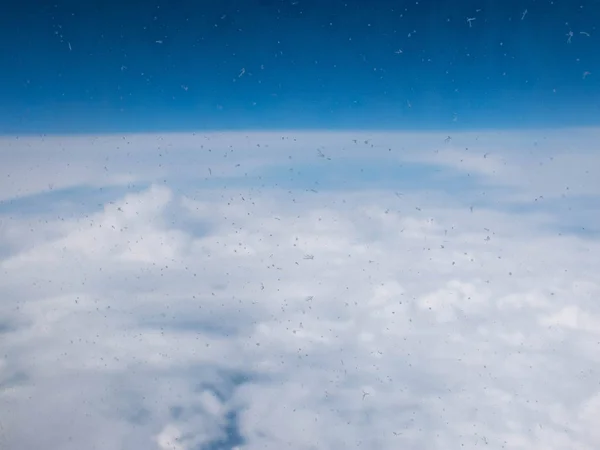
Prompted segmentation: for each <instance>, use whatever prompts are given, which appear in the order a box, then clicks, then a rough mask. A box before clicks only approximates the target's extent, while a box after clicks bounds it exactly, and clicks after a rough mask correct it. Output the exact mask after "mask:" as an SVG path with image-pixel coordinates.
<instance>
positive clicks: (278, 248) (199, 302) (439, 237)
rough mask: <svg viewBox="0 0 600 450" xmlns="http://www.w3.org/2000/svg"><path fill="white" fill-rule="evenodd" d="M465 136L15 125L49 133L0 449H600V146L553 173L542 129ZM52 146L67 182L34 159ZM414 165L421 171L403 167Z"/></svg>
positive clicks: (10, 290)
mask: <svg viewBox="0 0 600 450" xmlns="http://www.w3.org/2000/svg"><path fill="white" fill-rule="evenodd" d="M552 133H554V134H553V136H555V137H556V139H555V141H556V142H558V143H559V144H560V145H557V146H555V147H552V148H551V146H548V147H546V152H547V153H545V154H544V155H543V158H546V156H548V157H554V158H558V159H560V158H561V157H563V156H561V155H565V154H566V153H564V152H565V151H566V150H565V148H563V147H562V145H563V144H564V143H565V142H570V141H567V140H565V139H563V138H562V137H561V136H562V135H560V134H557V133H558V132H552ZM594 133H596V134H597V131H586V133H585V136H588V137H589V136H594ZM569 136H570V134H569ZM445 137H446V136H445V135H443V134H440V135H439V136H438V135H434V134H424V135H402V134H398V135H393V134H383V133H381V134H369V135H366V134H364V135H361V134H358V133H357V134H355V135H352V134H351V133H345V134H344V133H331V134H316V133H313V134H310V133H296V134H293V133H287V134H285V135H284V136H282V135H281V134H276V133H254V134H248V135H245V134H243V133H234V134H231V135H229V134H214V135H209V136H187V137H185V136H183V135H175V136H168V135H167V136H151V135H140V136H133V137H126V138H125V139H123V138H122V137H120V138H117V137H97V138H93V139H92V138H83V137H78V138H61V140H59V139H58V138H45V139H44V140H43V141H42V140H41V139H40V140H37V141H36V140H35V139H33V138H30V140H29V141H27V140H26V139H22V140H19V144H14V142H17V140H14V141H11V142H13V144H11V145H21V146H22V147H20V148H30V150H28V152H29V153H27V152H25V153H17V152H15V153H11V155H13V156H12V158H13V159H12V160H11V162H10V163H9V164H8V169H7V168H4V170H7V171H9V172H10V173H11V174H13V173H14V174H15V176H14V178H13V180H12V181H6V179H5V180H4V183H5V184H4V187H5V188H6V189H4V190H3V191H2V192H3V195H4V198H5V200H4V202H3V204H2V205H1V206H0V208H1V209H0V215H1V217H0V220H1V221H2V222H1V223H2V225H1V226H0V251H1V253H0V255H1V256H0V257H1V260H0V273H1V276H0V290H1V292H2V298H3V299H2V302H0V350H1V352H0V353H1V354H2V359H0V401H1V402H2V405H3V407H2V408H1V409H0V443H2V444H3V445H4V446H6V447H7V448H21V449H25V450H26V449H34V448H39V447H41V446H47V447H50V448H61V449H63V448H64V449H71V448H72V449H75V448H98V449H103V450H104V449H106V450H113V449H121V448H130V449H138V448H139V449H142V448H144V449H148V448H156V449H176V450H190V449H194V450H196V449H197V450H200V449H202V450H217V449H234V448H235V449H244V450H254V449H259V448H260V449H265V448H273V449H279V448H292V449H313V448H325V449H338V448H351V447H356V446H361V447H363V448H382V449H388V448H389V449H397V448H413V449H450V448H476V447H484V446H488V447H490V448H512V449H563V448H581V449H594V448H597V447H598V445H600V435H598V433H597V432H596V431H595V426H594V424H595V423H596V422H597V420H598V419H599V415H598V414H599V411H600V407H599V405H600V401H599V400H598V399H599V398H600V387H599V385H598V381H597V367H599V363H600V351H599V349H600V326H599V325H600V307H599V306H598V305H597V298H598V294H599V293H600V284H599V283H598V281H597V273H598V271H599V269H600V243H599V241H598V239H597V237H596V236H595V235H594V234H593V233H592V234H590V233H583V232H575V231H576V230H575V228H573V226H574V225H577V226H579V227H580V228H581V227H583V226H587V225H588V224H587V223H586V222H585V221H583V222H582V220H585V219H586V218H589V217H592V216H591V215H594V214H595V216H593V217H596V218H598V213H597V212H594V211H593V210H591V209H590V210H589V211H586V212H585V214H583V213H580V210H582V209H585V208H582V207H581V206H580V205H581V204H580V203H577V202H580V201H583V200H585V199H587V200H589V199H590V197H591V198H595V199H597V194H598V192H600V191H598V190H594V189H595V188H594V185H593V184H586V183H587V181H586V183H584V182H583V181H581V182H580V183H579V184H577V180H579V179H580V178H578V174H585V173H586V171H590V170H592V167H593V166H592V165H591V163H590V158H592V157H593V156H592V155H591V153H590V152H589V147H588V146H587V144H589V143H588V142H587V141H573V142H571V144H570V145H571V147H569V148H570V150H569V151H571V152H573V154H574V159H573V160H572V161H574V162H572V163H571V165H570V166H569V167H570V169H569V170H568V171H563V172H561V171H559V170H554V169H553V170H551V171H548V172H544V169H539V171H536V170H537V169H534V168H536V167H538V166H539V163H540V161H542V159H543V158H542V157H541V156H540V154H536V155H533V154H529V156H527V150H526V149H528V148H529V145H530V144H531V145H533V144H532V143H535V142H540V143H543V142H544V140H543V139H542V138H539V140H538V141H536V139H538V138H537V137H536V136H535V133H533V132H532V133H530V134H519V133H513V134H509V133H506V134H505V135H502V136H498V133H491V132H489V133H481V134H480V135H477V136H470V135H467V134H465V135H464V136H453V139H452V141H451V142H449V143H448V142H444V138H445ZM7 139H8V138H7ZM52 139H54V141H52V142H53V143H52V144H48V142H49V141H51V140H52ZM86 139H87V140H86ZM502 139H504V142H505V146H503V145H502ZM354 140H356V141H357V142H356V143H355V142H354ZM461 140H462V143H467V144H468V145H467V146H468V147H469V151H472V152H473V154H477V153H479V155H480V158H479V157H478V158H475V157H472V158H475V159H468V158H465V159H464V161H466V162H465V163H464V165H463V162H461V161H460V155H459V153H460V152H461V151H462V150H460V149H458V148H457V147H453V146H457V145H459V143H460V142H461ZM21 141H22V142H21ZM365 141H366V142H365ZM99 142H104V143H105V146H104V147H101V149H100V150H98V147H93V146H94V145H96V146H97V145H99V144H98V143H99ZM409 142H414V147H412V148H409V145H408V143H409ZM481 142H483V144H480V143H481ZM128 143H129V144H128ZM27 144H29V146H28V145H27ZM259 144H260V147H259V146H258V145H259ZM44 145H49V147H47V148H45V147H44ZM127 145H129V146H130V147H131V149H130V148H129V147H127ZM461 145H462V144H461ZM539 145H542V144H539ZM548 145H550V144H548ZM117 146H119V147H120V146H122V147H123V148H125V149H127V151H129V153H125V154H124V153H123V152H124V151H125V150H123V149H119V150H118V151H117V150H116V147H117ZM158 146H160V148H161V151H162V152H164V153H160V154H158V155H157V154H156V151H157V147H158ZM203 146H204V147H203ZM403 146H405V150H402V147H403ZM486 146H487V147H486ZM519 146H520V147H519ZM94 148H95V149H96V150H94ZM519 148H521V150H522V151H518V149H519ZM317 149H319V151H317ZM209 150H210V151H209ZM36 152H46V153H45V154H46V155H47V157H48V160H51V161H53V164H55V166H56V167H59V166H60V167H63V169H64V170H65V172H64V174H63V175H61V176H58V175H56V174H57V172H55V173H54V174H52V173H51V172H49V173H45V174H44V175H43V176H44V177H46V179H43V177H42V176H41V175H40V176H39V177H38V176H37V175H36V176H35V177H26V176H21V175H22V174H23V173H25V172H27V171H28V170H30V169H31V167H33V166H34V165H33V161H34V160H35V158H34V156H35V155H39V153H36ZM48 152H49V153H48ZM488 153H489V154H488ZM492 154H493V155H494V157H493V158H492V159H490V157H491V155H492ZM18 155H23V156H18ZM49 155H52V158H50V156H49ZM436 155H438V156H436ZM484 156H485V157H484ZM20 158H21V159H20ZM369 158H374V159H369ZM377 158H379V159H377ZM470 158H471V157H470ZM540 158H542V159H540ZM480 160H481V161H480ZM487 160H490V161H491V162H490V163H489V164H488V162H487ZM103 161H112V162H113V164H112V165H110V166H107V167H106V169H105V167H104V166H103V164H104V163H103ZM543 161H545V159H543ZM596 161H597V159H596ZM523 162H526V164H525V165H523V164H522V163H523ZM597 162H600V161H597ZM67 163H68V164H69V166H68V168H65V167H67V166H66V164H67ZM363 163H364V164H365V165H364V166H361V164H363ZM357 164H358V166H357ZM238 165H239V166H238ZM324 165H326V166H324ZM403 165H404V166H408V167H410V171H415V172H414V173H416V174H418V175H419V176H413V177H412V178H410V173H409V172H410V171H409V172H401V174H402V176H407V177H409V178H410V179H408V180H395V179H394V177H393V176H389V179H386V177H387V176H388V175H386V174H387V173H388V172H386V167H388V168H389V167H390V166H391V167H397V168H398V170H400V168H401V167H404V166H403ZM597 165H598V164H597ZM86 167H87V168H89V172H86V170H88V169H85V168H86ZM323 167H326V168H325V169H324V168H323ZM356 167H359V170H356ZM518 167H521V169H519V170H521V171H520V172H519V171H517V172H514V173H515V177H512V176H509V175H508V174H509V173H510V172H511V171H512V170H513V169H514V170H517V168H518ZM523 167H526V168H527V167H528V168H529V174H530V175H531V176H530V177H529V178H528V180H529V181H524V180H522V178H523V177H524V176H525V175H524V174H523V172H522V170H524V169H522V168H523ZM209 168H210V169H211V170H210V172H208V169H209ZM348 168H352V170H354V172H353V173H356V174H357V176H359V177H362V178H360V179H354V180H347V181H348V182H347V183H344V182H340V178H339V175H340V174H341V175H342V177H343V176H344V173H345V172H344V170H345V169H348ZM360 168H363V169H364V168H366V170H367V171H372V172H374V175H375V176H373V174H369V173H366V174H365V173H364V172H361V171H360ZM84 169H85V170H84ZM12 170H14V172H11V171H12ZM57 170H58V169H57ZM340 171H341V172H340ZM107 173H108V174H107ZM71 174H72V175H73V177H72V178H71ZM421 175H423V177H424V178H423V177H421ZM52 177H55V178H52ZM467 179H469V180H470V181H469V183H470V184H469V183H467V184H465V183H466V181H465V180H467ZM472 179H474V180H472ZM594 179H600V177H596V178H593V177H590V178H589V179H587V180H588V181H589V182H590V183H593V180H594ZM290 180H294V182H293V183H290ZM332 180H334V181H335V182H333V181H332ZM581 180H583V179H581ZM49 181H51V182H52V183H53V186H52V189H50V188H49V187H48V186H47V184H48V182H49ZM553 183H555V185H558V184H560V183H572V184H571V186H573V187H572V189H573V192H571V193H568V194H565V195H564V196H563V194H564V192H562V193H561V191H560V189H559V188H556V187H555V188H550V186H552V185H553ZM546 189H548V191H547V192H548V193H547V195H545V196H547V197H548V198H550V197H556V198H557V200H556V203H553V204H552V205H551V206H546V207H540V206H539V205H538V203H539V202H536V198H537V196H535V195H533V194H534V193H536V192H539V193H541V194H544V193H545V192H546ZM100 191H102V193H100ZM482 193H483V194H488V195H482ZM594 195H596V197H594ZM527 199H528V200H527ZM582 199H583V200H582ZM561 202H562V203H561ZM473 205H475V207H473ZM573 205H575V206H578V207H577V208H573ZM568 208H572V209H574V212H573V217H574V218H573V217H572V218H571V220H567V219H565V217H564V216H563V214H562V213H563V211H564V210H565V209H568ZM578 213H579V214H578Z"/></svg>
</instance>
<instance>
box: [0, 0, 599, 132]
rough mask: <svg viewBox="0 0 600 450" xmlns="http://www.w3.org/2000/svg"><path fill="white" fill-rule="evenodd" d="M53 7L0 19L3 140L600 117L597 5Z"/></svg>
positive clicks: (229, 1) (345, 0)
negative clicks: (48, 135)
mask: <svg viewBox="0 0 600 450" xmlns="http://www.w3.org/2000/svg"><path fill="white" fill-rule="evenodd" d="M50 3H51V2H27V1H25V2H15V3H12V4H11V5H10V6H5V8H6V10H5V11H3V12H2V14H0V34H1V35H0V64H1V66H0V67H2V75H1V82H0V133H3V134H7V133H39V132H49V133H53V132H57V133H64V132H72V133H80V132H108V131H149V130H152V131H156V130H165V131H166V130H182V129H215V128H217V129H230V128H235V129H239V128H267V129H274V128H323V127H326V128H352V129H354V128H368V129H372V128H386V129H390V128H391V129H423V128H490V127H493V128H497V127H515V126H550V127H556V126H567V125H591V124H597V123H598V122H599V120H600V82H599V81H598V80H600V57H599V56H598V52H599V51H598V49H599V48H600V45H599V44H600V35H599V34H598V30H597V25H596V24H597V23H598V21H599V19H600V2H599V1H598V0H582V1H572V0H555V1H543V2H541V1H531V0H524V1H520V2H516V1H504V0H503V1H500V0H496V1H491V0H488V1H474V0H470V1H462V2H461V1H450V0H445V1H419V2H415V1H411V2H403V1H398V0H396V1H383V0H371V1H368V0H360V1H359V0H285V1H283V0H246V1H240V0H237V1H234V0H220V1H214V0H213V1H210V2H209V1H176V0H170V1H126V0H124V1H122V2H114V1H108V2H107V1H98V0H95V1H85V2H82V1H79V0H77V1H56V2H52V3H53V4H50ZM525 11H527V13H526V14H525ZM523 15H524V17H523ZM467 18H475V20H473V21H471V23H470V24H469V22H468V21H467ZM569 32H572V33H573V35H572V37H571V38H570V39H569V36H568V33H569ZM569 40H570V42H569ZM400 50H401V52H399V51H400ZM242 72H243V74H242ZM588 72H589V74H587V73H588Z"/></svg>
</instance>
